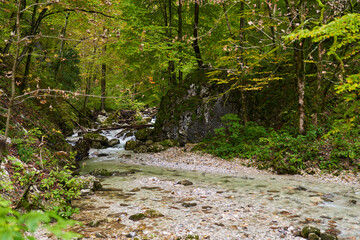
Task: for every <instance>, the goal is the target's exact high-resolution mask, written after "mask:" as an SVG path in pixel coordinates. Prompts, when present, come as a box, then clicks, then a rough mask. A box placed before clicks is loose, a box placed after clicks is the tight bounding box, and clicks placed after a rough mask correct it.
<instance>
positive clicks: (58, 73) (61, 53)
mask: <svg viewBox="0 0 360 240" xmlns="http://www.w3.org/2000/svg"><path fill="white" fill-rule="evenodd" d="M69 17H70V13H69V12H67V13H66V17H65V23H64V27H63V29H62V31H61V34H60V38H61V42H60V50H59V60H60V61H59V65H57V67H56V69H55V86H56V87H57V85H58V83H59V79H60V76H61V71H62V67H63V58H64V46H65V40H64V38H65V36H66V29H67V25H68V23H69Z"/></svg>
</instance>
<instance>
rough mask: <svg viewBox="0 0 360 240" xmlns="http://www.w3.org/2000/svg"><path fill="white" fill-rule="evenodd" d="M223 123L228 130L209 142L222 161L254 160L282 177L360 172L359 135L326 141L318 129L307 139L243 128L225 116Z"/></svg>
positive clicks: (288, 131)
mask: <svg viewBox="0 0 360 240" xmlns="http://www.w3.org/2000/svg"><path fill="white" fill-rule="evenodd" d="M222 121H223V123H224V127H222V128H219V129H216V131H215V136H214V137H212V138H210V139H208V140H206V141H205V143H206V147H205V149H206V151H207V152H209V153H212V154H215V155H217V156H220V157H222V158H226V159H229V158H233V157H240V158H254V159H255V161H256V162H257V165H258V166H259V167H260V168H266V169H268V168H270V169H272V170H273V171H275V172H277V173H279V174H297V173H300V172H301V171H302V170H308V171H311V168H313V167H317V168H320V169H322V170H326V171H335V170H341V169H352V170H354V171H359V170H360V159H359V156H360V150H359V149H360V138H359V134H358V133H355V132H353V133H352V134H348V135H346V136H342V135H341V134H333V135H331V136H330V137H329V136H328V137H327V138H324V137H325V136H327V135H326V133H325V132H324V130H323V129H322V128H317V127H314V126H313V127H312V128H310V129H309V130H308V131H307V134H306V135H297V134H296V131H294V130H292V129H283V130H279V131H274V130H272V129H269V130H265V128H264V127H261V126H258V125H256V124H254V123H247V124H245V125H242V124H240V119H239V118H238V117H237V116H236V115H233V114H230V115H225V116H224V117H223V118H222ZM294 132H295V134H294Z"/></svg>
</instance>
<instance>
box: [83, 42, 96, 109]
mask: <svg viewBox="0 0 360 240" xmlns="http://www.w3.org/2000/svg"><path fill="white" fill-rule="evenodd" d="M96 51H97V47H96V46H95V47H94V55H95V54H96ZM93 66H94V60H92V61H91V62H90V64H89V76H88V77H87V80H86V84H85V94H86V95H85V98H84V105H83V112H84V114H85V115H86V107H87V104H88V102H89V96H88V95H90V93H91V80H92V79H93V80H94V78H96V74H95V73H94V72H93Z"/></svg>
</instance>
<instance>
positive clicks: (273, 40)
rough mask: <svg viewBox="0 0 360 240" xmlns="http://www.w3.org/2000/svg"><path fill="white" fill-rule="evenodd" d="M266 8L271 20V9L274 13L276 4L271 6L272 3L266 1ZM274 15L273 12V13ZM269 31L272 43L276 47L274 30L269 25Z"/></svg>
mask: <svg viewBox="0 0 360 240" xmlns="http://www.w3.org/2000/svg"><path fill="white" fill-rule="evenodd" d="M266 3H267V7H268V11H269V19H270V20H273V18H274V17H273V13H272V12H273V9H274V11H276V3H275V5H273V3H272V1H269V0H268V1H267V2H266ZM274 15H275V12H274ZM270 31H271V37H272V42H273V44H274V47H275V46H276V33H275V28H274V26H273V25H270Z"/></svg>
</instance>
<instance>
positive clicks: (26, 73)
mask: <svg viewBox="0 0 360 240" xmlns="http://www.w3.org/2000/svg"><path fill="white" fill-rule="evenodd" d="M37 3H39V0H36V1H35V4H37ZM37 10H38V5H35V6H34V10H33V13H32V16H31V23H30V25H31V29H30V32H29V35H31V33H32V32H33V31H34V27H35V18H36V13H37ZM33 50H34V48H33V44H32V43H31V44H30V45H29V48H28V55H27V58H26V64H25V71H24V75H23V78H22V81H21V84H20V86H19V88H20V92H21V93H22V92H23V91H24V90H25V89H26V88H28V87H29V81H28V76H29V73H30V65H31V58H32V53H33Z"/></svg>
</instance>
